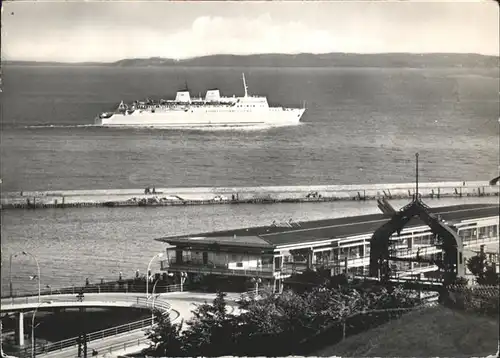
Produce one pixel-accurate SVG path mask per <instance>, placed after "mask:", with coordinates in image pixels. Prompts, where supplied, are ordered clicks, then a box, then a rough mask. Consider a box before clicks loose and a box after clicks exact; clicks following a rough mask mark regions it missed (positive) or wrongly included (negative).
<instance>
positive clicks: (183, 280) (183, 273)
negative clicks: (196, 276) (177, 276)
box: [181, 272, 187, 292]
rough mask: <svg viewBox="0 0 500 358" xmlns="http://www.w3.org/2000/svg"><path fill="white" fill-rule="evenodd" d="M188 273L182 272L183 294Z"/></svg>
mask: <svg viewBox="0 0 500 358" xmlns="http://www.w3.org/2000/svg"><path fill="white" fill-rule="evenodd" d="M186 278H187V273H186V272H181V292H183V291H184V290H183V287H184V282H185V281H186Z"/></svg>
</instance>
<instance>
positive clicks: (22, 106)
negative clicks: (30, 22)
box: [0, 66, 499, 191]
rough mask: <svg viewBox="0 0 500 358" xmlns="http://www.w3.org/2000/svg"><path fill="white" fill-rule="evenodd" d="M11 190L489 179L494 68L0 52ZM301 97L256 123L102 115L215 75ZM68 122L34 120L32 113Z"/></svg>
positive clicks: (226, 89) (203, 83)
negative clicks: (98, 120) (17, 58)
mask: <svg viewBox="0 0 500 358" xmlns="http://www.w3.org/2000/svg"><path fill="white" fill-rule="evenodd" d="M3 71H4V92H3V94H2V95H3V98H2V114H3V116H2V134H1V136H2V137H1V160H2V165H1V168H0V175H1V177H2V179H3V184H2V190H4V191H20V190H35V189H36V190H44V189H83V188H85V189H88V188H137V187H139V188H140V187H145V186H147V185H153V184H154V185H156V186H157V187H168V186H197V185H205V186H206V185H209V186H243V185H258V184H263V185H264V184H266V185H268V184H283V185H292V184H308V183H317V184H345V183H353V184H354V183H389V182H407V181H411V180H412V177H413V158H414V153H415V152H416V151H417V150H418V151H419V152H420V153H421V162H422V163H421V167H422V168H421V171H422V172H421V175H422V180H425V181H433V180H484V179H490V178H491V177H493V176H494V175H495V173H496V172H497V169H498V161H499V156H498V122H497V121H498V117H499V109H498V108H499V97H498V93H499V76H498V71H497V70H486V69H485V70H480V69H475V70H468V69H432V70H426V69H418V70H415V69H400V68H398V69H391V68H389V69H381V68H376V69H375V68H374V69H371V68H355V69H354V68H353V69H349V68H342V69H338V68H293V69H290V68H288V69H281V68H244V69H243V68H216V69H213V68H210V69H208V68H190V69H172V68H107V67H66V68H65V67H16V66H4V68H3ZM243 71H244V72H245V73H246V76H247V81H248V84H249V87H250V92H251V93H257V94H262V95H266V96H268V98H269V101H270V103H274V104H276V103H279V104H282V105H286V106H301V104H302V101H306V102H307V105H308V108H309V109H308V111H307V112H306V114H305V116H304V117H303V121H304V124H303V125H300V126H296V127H288V128H280V129H272V130H267V131H253V132H241V131H240V132H237V131H223V132H220V131H218V132H206V131H172V130H170V131H168V130H149V129H145V130H132V129H126V130H124V129H122V130H119V129H102V128H95V127H76V125H81V124H91V123H93V120H94V118H95V116H96V114H97V113H99V112H101V111H106V110H111V109H113V108H115V106H116V104H117V103H118V102H119V101H120V100H121V99H123V100H126V101H131V100H134V99H137V98H144V97H146V96H149V97H152V98H159V97H170V96H174V94H175V91H176V90H177V89H179V88H181V87H183V86H184V83H185V82H184V81H185V80H187V82H188V85H189V87H190V89H191V92H192V93H195V94H197V93H198V92H201V93H204V92H205V90H206V89H208V88H213V87H219V88H220V89H221V90H222V92H223V93H225V94H233V93H236V94H242V92H243V88H242V84H241V83H240V82H241V80H240V79H241V72H243ZM40 125H41V126H46V125H55V126H69V127H62V128H61V127H49V128H48V127H42V128H38V127H35V128H34V127H32V126H40Z"/></svg>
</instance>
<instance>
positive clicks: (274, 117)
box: [96, 74, 305, 128]
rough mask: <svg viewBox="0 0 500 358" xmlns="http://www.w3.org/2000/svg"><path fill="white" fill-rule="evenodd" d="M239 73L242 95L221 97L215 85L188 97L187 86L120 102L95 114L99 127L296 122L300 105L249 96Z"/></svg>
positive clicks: (302, 109) (278, 124)
mask: <svg viewBox="0 0 500 358" xmlns="http://www.w3.org/2000/svg"><path fill="white" fill-rule="evenodd" d="M242 77H243V86H244V88H245V94H244V96H243V97H235V96H234V95H233V96H232V97H223V96H221V94H220V91H219V90H218V89H214V90H209V91H207V93H206V96H205V98H191V96H190V94H189V90H184V91H179V92H177V94H176V96H175V99H174V100H163V99H162V100H160V101H152V100H149V99H148V100H146V101H134V102H133V103H132V104H130V105H127V104H124V103H123V101H122V102H121V103H120V105H119V106H118V108H117V109H116V111H114V112H105V113H102V114H100V115H99V116H98V118H96V121H97V123H96V124H98V125H101V126H103V127H158V128H183V127H252V126H287V125H294V124H298V123H299V122H300V119H301V117H302V115H303V114H304V112H305V107H304V108H284V107H270V106H269V104H268V102H267V98H266V97H262V96H251V95H249V94H248V87H247V84H246V81H245V74H243V75H242Z"/></svg>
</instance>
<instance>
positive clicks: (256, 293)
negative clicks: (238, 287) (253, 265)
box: [251, 277, 262, 296]
mask: <svg viewBox="0 0 500 358" xmlns="http://www.w3.org/2000/svg"><path fill="white" fill-rule="evenodd" d="M251 281H252V282H253V283H255V296H257V295H258V294H259V283H261V282H262V280H261V279H260V277H252V280H251Z"/></svg>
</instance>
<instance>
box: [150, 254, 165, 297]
mask: <svg viewBox="0 0 500 358" xmlns="http://www.w3.org/2000/svg"><path fill="white" fill-rule="evenodd" d="M162 256H163V253H162V252H160V253H159V254H156V255H154V256H153V258H152V259H151V261H149V264H148V269H147V271H146V298H148V297H149V270H150V268H151V264H152V263H153V261H154V260H155V259H156V258H157V257H158V258H160V257H162Z"/></svg>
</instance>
